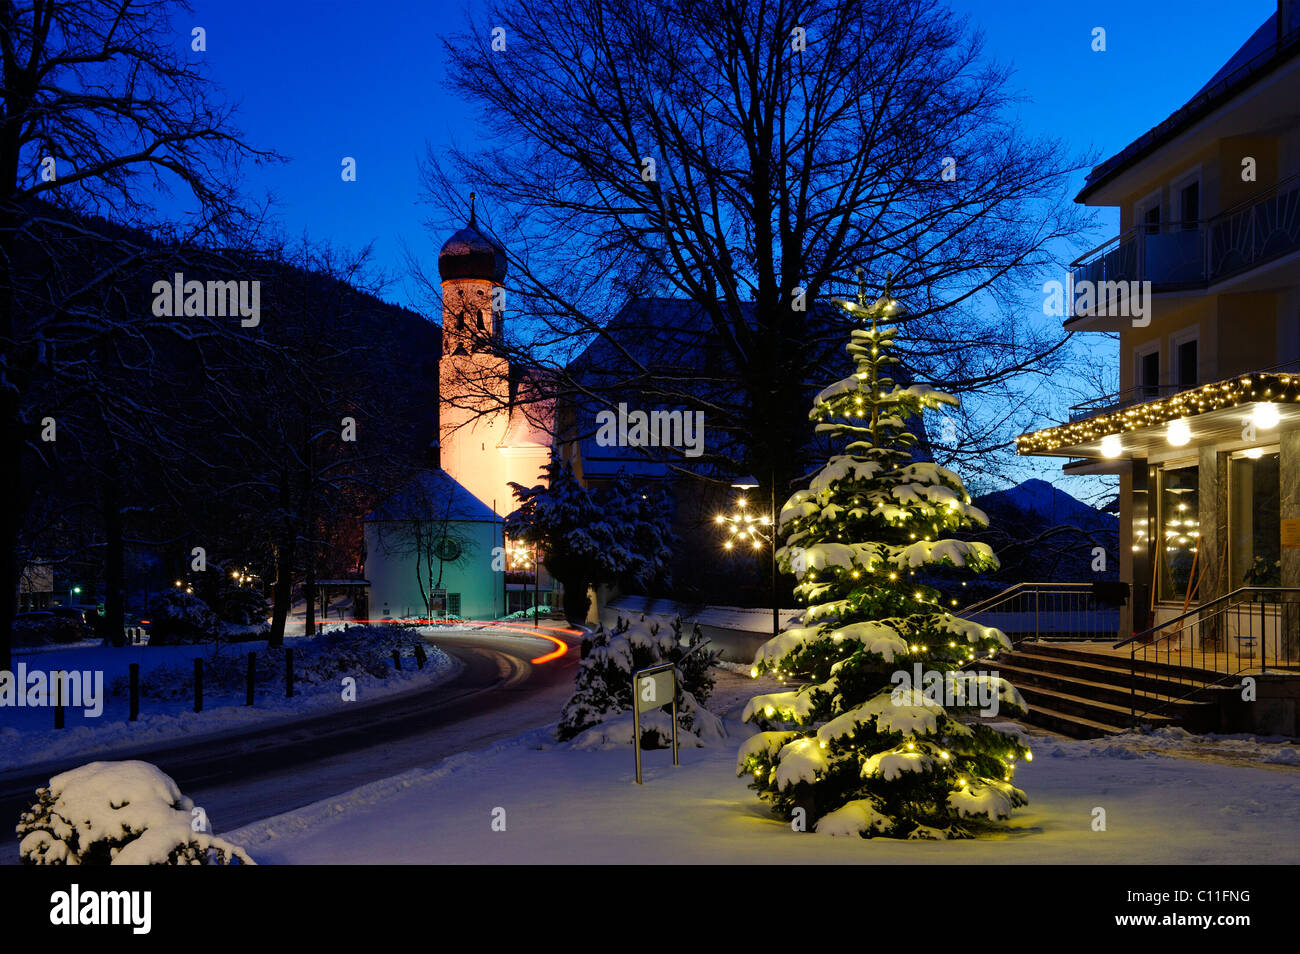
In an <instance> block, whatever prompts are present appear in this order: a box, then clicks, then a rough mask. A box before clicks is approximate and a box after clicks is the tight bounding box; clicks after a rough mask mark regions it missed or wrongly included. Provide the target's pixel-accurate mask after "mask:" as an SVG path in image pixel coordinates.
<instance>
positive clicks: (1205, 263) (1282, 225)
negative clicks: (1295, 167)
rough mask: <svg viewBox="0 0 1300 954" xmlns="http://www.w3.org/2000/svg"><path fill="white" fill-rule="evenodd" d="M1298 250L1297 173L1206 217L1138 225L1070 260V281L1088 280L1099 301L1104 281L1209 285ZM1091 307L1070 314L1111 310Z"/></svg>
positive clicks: (1175, 287) (1164, 286) (1160, 286)
mask: <svg viewBox="0 0 1300 954" xmlns="http://www.w3.org/2000/svg"><path fill="white" fill-rule="evenodd" d="M1297 251H1300V176H1292V177H1291V178H1289V179H1286V180H1284V181H1283V182H1281V183H1279V184H1278V185H1276V186H1274V187H1273V188H1271V189H1269V190H1268V191H1267V192H1266V193H1264V194H1263V195H1262V196H1259V197H1257V198H1254V199H1251V200H1250V201H1249V202H1243V203H1241V204H1239V205H1236V206H1233V207H1232V208H1230V209H1227V210H1225V211H1223V212H1221V213H1219V214H1218V215H1216V216H1214V217H1213V218H1211V219H1202V220H1198V221H1189V222H1169V223H1163V224H1160V225H1141V226H1138V227H1137V228H1134V229H1130V230H1129V231H1127V232H1125V233H1124V234H1123V235H1119V236H1116V237H1115V238H1113V239H1111V240H1110V241H1109V242H1106V243H1105V244H1104V245H1101V246H1099V247H1097V248H1095V249H1093V250H1092V251H1091V252H1089V253H1088V254H1087V255H1085V256H1083V257H1082V258H1079V259H1077V260H1075V261H1074V262H1072V263H1071V265H1070V268H1071V274H1072V275H1073V278H1074V286H1075V288H1076V289H1077V288H1079V287H1080V283H1081V282H1090V283H1091V284H1092V286H1093V288H1094V289H1096V290H1097V301H1098V303H1099V304H1103V305H1104V304H1105V303H1106V301H1107V300H1108V299H1107V298H1106V297H1105V293H1104V291H1103V289H1106V288H1107V287H1113V286H1107V285H1104V284H1103V283H1105V282H1141V281H1149V282H1150V283H1151V290H1152V291H1153V292H1168V291H1179V290H1184V289H1199V288H1209V287H1211V286H1213V285H1216V284H1218V283H1220V282H1222V281H1225V280H1226V279H1229V278H1232V277H1234V276H1236V275H1240V274H1242V273H1244V272H1247V271H1249V270H1251V269H1253V268H1258V267H1259V266H1261V265H1264V264H1267V263H1268V262H1271V261H1274V260H1277V259H1280V258H1283V257H1284V256H1287V255H1290V254H1292V253H1294V252H1297ZM1108 313H1109V312H1107V311H1097V310H1095V309H1093V310H1089V311H1086V312H1081V313H1078V314H1076V313H1075V310H1074V301H1073V299H1072V300H1071V302H1070V317H1071V318H1084V317H1090V316H1093V315H1104V314H1108Z"/></svg>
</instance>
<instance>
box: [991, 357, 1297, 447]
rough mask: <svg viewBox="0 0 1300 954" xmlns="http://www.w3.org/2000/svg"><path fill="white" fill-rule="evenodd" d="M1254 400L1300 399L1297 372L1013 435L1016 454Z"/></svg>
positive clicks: (1255, 377) (1253, 377)
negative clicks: (1016, 435) (1015, 436)
mask: <svg viewBox="0 0 1300 954" xmlns="http://www.w3.org/2000/svg"><path fill="white" fill-rule="evenodd" d="M1258 402H1267V403H1272V404H1275V405H1277V404H1284V403H1287V402H1300V375H1295V374H1254V373H1252V374H1243V375H1241V376H1240V377H1236V378H1230V379H1228V380H1226V381H1217V382H1215V383H1213V384H1206V385H1202V386H1201V387H1199V388H1192V389H1191V390H1188V391H1181V392H1179V393H1178V394H1174V395H1171V396H1169V397H1167V398H1160V399H1158V400H1154V401H1147V402H1145V403H1143V404H1135V405H1133V406H1132V407H1127V408H1123V409H1121V410H1117V411H1109V412H1104V413H1101V414H1098V415H1096V416H1094V417H1090V418H1085V419H1084V420H1081V421H1071V422H1070V423H1069V424H1061V425H1059V426H1057V427H1049V428H1045V429H1044V430H1041V431H1033V432H1032V433H1029V434H1022V435H1021V436H1019V437H1017V438H1016V452H1017V453H1018V454H1020V455H1022V456H1032V455H1034V454H1050V453H1052V452H1054V451H1057V450H1059V449H1061V448H1062V447H1069V448H1077V447H1079V446H1080V445H1083V444H1092V443H1096V442H1098V441H1101V440H1103V439H1104V438H1106V437H1109V436H1112V435H1115V436H1122V435H1124V434H1127V433H1131V432H1133V431H1138V430H1142V429H1143V428H1148V427H1151V428H1155V427H1162V426H1166V425H1168V424H1170V423H1171V422H1173V421H1176V420H1178V419H1180V418H1188V419H1191V418H1195V417H1197V416H1198V415H1201V414H1208V413H1209V412H1211V411H1221V410H1223V409H1225V408H1234V407H1245V406H1247V405H1251V404H1255V403H1258Z"/></svg>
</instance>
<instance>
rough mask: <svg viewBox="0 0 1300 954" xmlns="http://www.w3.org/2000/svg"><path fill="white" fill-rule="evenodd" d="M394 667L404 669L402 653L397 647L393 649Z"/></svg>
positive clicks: (399, 670)
mask: <svg viewBox="0 0 1300 954" xmlns="http://www.w3.org/2000/svg"><path fill="white" fill-rule="evenodd" d="M393 668H394V669H396V670H397V671H398V672H401V671H402V655H401V653H399V652H398V651H397V650H396V649H394V650H393Z"/></svg>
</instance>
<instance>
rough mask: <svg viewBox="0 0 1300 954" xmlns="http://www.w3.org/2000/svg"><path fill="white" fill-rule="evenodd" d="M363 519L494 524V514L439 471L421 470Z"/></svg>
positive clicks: (443, 471) (489, 508)
mask: <svg viewBox="0 0 1300 954" xmlns="http://www.w3.org/2000/svg"><path fill="white" fill-rule="evenodd" d="M366 520H368V521H370V520H425V521H434V520H459V521H466V522H496V520H497V515H496V514H495V513H493V512H492V508H491V507H489V506H487V504H485V503H483V502H482V501H481V500H479V499H478V498H477V497H475V496H474V495H473V494H472V493H470V492H469V491H468V490H466V489H465V488H464V487H462V486H461V485H460V484H458V483H457V482H456V481H455V480H454V479H452V477H451V475H450V474H448V473H447V472H446V471H445V470H442V469H441V468H439V469H437V470H424V471H421V472H420V473H419V474H417V475H416V476H415V477H414V478H413V479H412V480H410V481H409V482H408V483H407V484H406V485H405V486H403V487H402V488H401V489H400V490H398V491H397V492H396V493H394V494H392V495H391V496H389V497H388V498H387V499H386V500H385V501H384V502H383V503H381V504H380V505H379V506H378V507H376V508H375V509H374V510H372V511H371V512H370V513H369V514H367V515H366Z"/></svg>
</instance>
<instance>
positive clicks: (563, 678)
mask: <svg viewBox="0 0 1300 954" xmlns="http://www.w3.org/2000/svg"><path fill="white" fill-rule="evenodd" d="M429 639H430V641H431V642H433V643H435V644H436V645H437V646H439V647H440V648H441V649H443V650H444V651H445V652H447V653H449V654H451V655H453V656H455V657H456V658H457V659H458V660H460V661H461V662H462V664H463V666H464V668H463V669H462V671H461V672H460V673H459V674H458V675H457V676H456V677H455V678H453V679H451V680H450V681H448V682H446V683H443V684H442V685H440V686H437V687H435V688H433V689H429V690H422V691H417V692H412V693H405V694H403V695H400V696H395V697H391V698H389V699H385V700H383V701H381V702H378V703H374V704H372V705H369V706H367V707H365V708H358V709H357V710H354V711H349V712H344V713H333V714H330V715H327V716H319V717H316V718H311V719H305V720H302V721H300V722H296V723H294V724H292V725H291V726H284V727H279V728H273V729H266V730H261V731H257V732H252V733H245V734H242V735H239V736H237V737H235V738H228V739H217V740H211V741H208V742H203V741H201V740H200V741H194V742H187V743H185V744H183V745H177V746H171V747H168V748H161V749H156V750H154V751H152V752H149V753H129V754H116V753H115V754H114V755H113V756H112V758H114V759H118V758H130V757H146V758H147V760H148V761H151V762H153V763H154V764H156V765H158V766H159V767H160V768H161V769H162V770H163V771H165V772H167V773H168V774H169V775H171V776H172V777H173V778H174V779H175V780H176V782H177V783H178V784H179V785H180V787H181V790H182V791H183V792H185V793H186V794H187V795H189V796H190V797H191V798H193V799H194V802H195V804H196V805H198V806H200V807H202V808H203V809H204V810H205V811H206V812H207V815H208V819H209V821H210V822H211V824H212V825H213V827H214V829H215V830H217V831H218V832H220V831H224V830H229V829H231V828H234V827H236V826H239V825H244V824H247V823H249V822H252V821H256V820H258V819H262V818H266V817H268V816H270V815H275V814H277V813H280V812H284V811H289V810H292V809H294V808H297V807H300V806H303V805H307V804H310V803H312V802H315V801H318V800H320V799H323V798H328V797H330V796H333V795H337V794H339V793H341V792H345V791H348V790H349V789H352V788H355V787H357V786H359V785H363V784H366V783H368V782H372V781H375V780H377V779H382V778H385V777H388V776H391V775H394V774H397V773H399V772H402V771H405V770H408V769H413V768H420V767H426V766H431V765H433V764H435V763H437V762H438V761H440V760H441V759H443V758H446V757H447V756H450V755H454V754H456V753H458V752H463V751H467V750H471V749H474V748H477V747H481V746H484V745H487V744H490V743H492V742H495V741H497V740H499V739H502V738H508V737H510V736H513V735H517V734H518V733H519V732H521V731H523V730H525V729H528V728H532V727H534V726H539V725H544V724H546V723H547V722H553V721H554V720H555V719H556V717H557V716H558V713H559V710H560V707H561V706H562V705H563V703H564V700H565V699H566V698H567V697H568V695H569V694H570V692H571V691H572V686H573V671H574V669H575V667H576V664H577V652H576V649H571V650H570V651H569V653H567V654H566V655H565V656H563V657H562V658H557V659H554V660H551V661H549V662H545V663H542V664H540V665H533V664H532V663H530V662H529V660H530V659H533V658H536V657H538V656H539V655H540V654H543V653H546V652H548V651H549V650H551V649H553V648H554V647H553V645H552V644H551V643H548V642H546V641H545V640H541V639H537V638H534V637H531V636H521V635H511V634H506V633H502V632H488V633H481V632H473V633H469V632H459V631H458V632H446V633H443V632H439V633H436V634H435V635H434V636H432V637H429ZM85 761H88V759H85V758H82V759H70V760H67V764H66V765H63V766H48V767H42V769H41V770H40V771H39V772H33V771H32V770H31V769H23V770H19V771H15V772H12V773H6V774H5V775H0V818H3V819H5V820H6V822H8V823H13V822H16V821H17V819H18V815H19V812H20V811H21V810H22V809H23V808H25V807H27V806H29V805H30V802H31V797H32V793H33V792H34V791H35V788H36V787H37V785H43V784H45V783H46V781H47V780H48V778H49V776H50V775H51V774H53V773H54V772H56V771H61V770H62V769H64V768H70V767H72V766H74V765H78V764H82V763H83V762H85ZM10 820H12V821H10ZM16 861H17V842H16V841H15V842H10V843H7V844H5V847H4V849H3V850H0V863H14V862H16Z"/></svg>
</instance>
